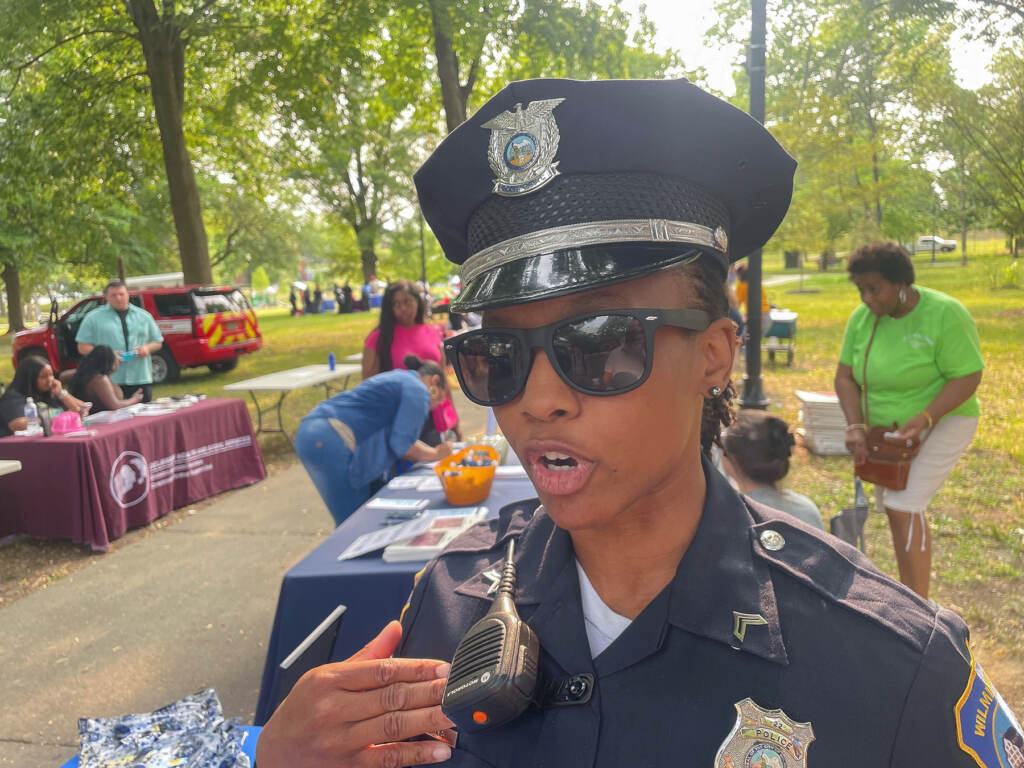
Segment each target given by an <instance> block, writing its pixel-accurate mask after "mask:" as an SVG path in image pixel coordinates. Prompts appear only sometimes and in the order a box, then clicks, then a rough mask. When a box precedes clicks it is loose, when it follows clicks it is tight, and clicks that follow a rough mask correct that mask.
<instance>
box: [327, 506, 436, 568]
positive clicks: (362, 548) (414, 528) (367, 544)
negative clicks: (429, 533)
mask: <svg viewBox="0 0 1024 768" xmlns="http://www.w3.org/2000/svg"><path fill="white" fill-rule="evenodd" d="M433 520H434V513H433V512H426V513H424V514H422V515H420V516H419V517H417V518H414V519H412V520H410V521H408V522H406V523H400V524H398V525H389V526H387V527H386V528H381V529H380V530H379V531H371V532H370V533H364V534H363V535H362V536H360V537H359V538H357V539H356V540H355V541H353V542H352V543H351V544H349V545H348V547H346V548H345V551H344V552H342V553H341V554H340V555H338V559H339V560H351V559H352V558H353V557H360V556H362V555H365V554H368V553H370V552H375V551H377V550H378V549H383V548H384V547H386V546H387V545H388V544H393V543H395V542H396V541H401V540H402V539H411V538H412V537H413V536H417V535H418V534H421V533H423V532H424V531H425V530H427V529H428V528H429V527H430V523H431V522H433Z"/></svg>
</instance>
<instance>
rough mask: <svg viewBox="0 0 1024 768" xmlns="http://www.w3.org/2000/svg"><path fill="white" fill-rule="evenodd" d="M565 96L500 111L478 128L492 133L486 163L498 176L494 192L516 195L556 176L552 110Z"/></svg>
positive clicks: (556, 128) (555, 147)
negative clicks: (524, 107)
mask: <svg viewBox="0 0 1024 768" xmlns="http://www.w3.org/2000/svg"><path fill="white" fill-rule="evenodd" d="M563 101H565V99H543V100H542V101H531V102H530V103H529V104H527V105H526V109H523V105H522V104H516V106H515V109H510V110H508V111H507V112H502V113H501V114H500V115H498V116H497V117H495V118H493V119H491V120H488V121H487V122H486V123H484V124H483V125H482V126H481V127H482V128H486V129H488V130H489V131H490V132H491V142H490V144H489V145H488V147H487V162H488V163H490V165H491V170H493V171H494V174H495V176H496V177H497V178H495V179H494V190H493V191H494V192H495V193H497V194H499V195H502V196H504V197H518V196H520V195H526V194H529V193H530V192H535V191H537V190H538V189H540V188H541V187H543V186H544V185H545V184H547V183H548V182H549V181H551V180H552V179H553V178H555V176H557V175H558V163H555V162H552V161H553V160H554V159H555V152H557V151H558V139H559V134H558V125H557V124H556V123H555V118H554V115H552V110H554V108H555V107H557V106H558V105H559V104H561V103H562V102H563Z"/></svg>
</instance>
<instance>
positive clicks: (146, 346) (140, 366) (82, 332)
mask: <svg viewBox="0 0 1024 768" xmlns="http://www.w3.org/2000/svg"><path fill="white" fill-rule="evenodd" d="M103 297H104V298H105V299H106V300H107V303H106V304H105V305H104V306H102V307H99V308H98V309H94V310H93V311H92V312H90V313H89V314H87V315H86V316H85V319H84V320H82V324H81V325H80V326H79V328H78V334H77V335H76V336H75V341H76V342H78V353H79V354H80V355H82V356H85V355H87V354H89V353H90V352H92V348H93V347H95V346H96V345H98V344H106V345H107V346H108V347H110V348H111V349H113V350H114V352H116V353H117V354H118V355H119V356H120V357H121V365H120V367H118V369H117V370H116V371H114V372H113V373H112V374H111V375H110V379H111V381H113V382H114V383H115V384H119V385H120V386H121V389H123V390H124V394H125V397H128V396H130V395H131V394H132V393H133V392H134V391H135V390H136V389H141V390H142V392H143V398H142V401H143V402H144V403H148V402H149V401H150V400H152V399H153V363H152V361H151V360H150V356H151V355H152V354H153V353H154V352H156V351H157V350H159V349H160V347H162V346H163V345H164V337H163V336H162V335H161V333H160V329H159V328H157V325H156V321H155V320H154V319H153V316H152V315H151V314H149V312H147V311H146V310H144V309H141V308H139V307H136V306H135V305H134V304H132V303H131V302H129V300H128V288H127V287H126V286H125V284H124V283H123V282H121V281H120V280H111V281H110V282H109V283H107V287H106V288H104V289H103Z"/></svg>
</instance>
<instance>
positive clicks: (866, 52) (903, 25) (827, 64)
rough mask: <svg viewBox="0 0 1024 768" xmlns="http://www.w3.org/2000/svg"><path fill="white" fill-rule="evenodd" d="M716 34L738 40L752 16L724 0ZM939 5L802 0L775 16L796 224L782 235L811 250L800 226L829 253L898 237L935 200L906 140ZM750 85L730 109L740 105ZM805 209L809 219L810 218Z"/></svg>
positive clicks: (776, 122)
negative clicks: (793, 162)
mask: <svg viewBox="0 0 1024 768" xmlns="http://www.w3.org/2000/svg"><path fill="white" fill-rule="evenodd" d="M718 10H719V11H720V13H721V16H722V20H721V21H720V23H719V24H718V25H717V26H716V27H714V28H713V29H712V31H711V32H710V33H709V34H711V35H712V36H717V37H730V38H732V39H733V40H736V41H740V40H743V39H744V38H745V37H746V36H747V35H748V34H749V32H748V29H749V21H748V18H749V11H748V9H747V6H746V4H745V3H744V2H743V0H726V2H723V3H720V4H719V6H718ZM948 10H949V9H948V6H947V5H946V4H944V3H943V2H940V1H938V0H937V1H936V2H931V1H930V0H920V1H919V2H914V3H904V2H896V3H880V2H876V0H857V2H853V3H848V2H842V1H841V0H825V1H824V2H807V1H803V2H801V1H798V2H794V3H786V4H782V5H780V6H779V8H778V9H777V12H776V10H775V9H773V13H772V14H770V18H769V21H770V28H769V43H768V49H769V55H768V58H767V65H768V71H767V78H768V86H767V94H768V99H769V100H768V105H767V117H766V124H767V125H768V126H769V127H770V128H771V130H772V132H773V133H774V134H775V135H776V136H777V137H778V138H779V139H780V141H781V142H782V144H783V145H784V146H786V147H787V149H788V150H789V151H790V152H791V153H792V154H793V155H794V156H795V157H796V158H797V160H798V161H799V162H800V167H799V169H798V172H797V177H796V188H795V191H794V203H793V206H792V207H791V210H790V222H789V223H787V224H786V225H785V226H784V227H783V228H782V229H780V236H782V237H789V238H792V242H802V243H804V244H806V243H807V242H808V240H810V239H812V238H811V237H807V236H806V235H798V234H797V233H795V232H794V227H795V226H797V225H798V224H802V225H804V226H815V227H820V229H819V230H818V232H817V234H818V236H819V238H820V240H819V242H822V243H823V244H824V245H825V247H826V249H831V248H832V247H833V246H834V244H835V243H836V241H837V240H838V239H840V238H850V239H851V240H853V241H854V242H857V241H863V240H867V239H877V238H879V237H892V238H897V239H902V238H905V237H907V235H908V233H909V232H912V231H913V230H912V227H913V222H914V220H915V218H916V216H917V213H916V212H917V211H920V210H921V209H930V208H931V205H930V203H931V202H932V201H933V200H934V199H935V192H934V190H933V189H932V179H931V176H930V174H929V173H928V172H926V171H924V170H923V153H922V152H921V149H920V148H919V147H918V146H916V145H915V144H914V143H913V142H911V141H908V140H907V134H908V131H907V125H906V124H907V122H908V121H912V120H913V119H914V115H913V114H912V113H911V114H908V112H907V109H906V106H907V105H908V104H909V103H910V101H911V97H910V95H911V93H912V91H913V88H914V83H915V77H916V71H917V69H918V68H919V67H920V66H921V63H922V61H924V60H927V58H928V56H929V51H928V49H927V47H926V46H924V45H923V43H924V42H925V41H926V40H928V39H929V36H930V34H931V33H932V31H933V30H934V29H935V27H936V25H937V24H939V23H940V22H941V21H942V19H943V18H944V16H943V14H944V13H948ZM745 79H746V78H745V77H743V76H741V75H737V84H738V85H739V86H741V87H738V88H737V97H736V100H735V102H734V103H736V104H737V106H743V107H744V108H745V106H746V104H745V100H746V86H745V83H744V81H745ZM808 209H809V210H808Z"/></svg>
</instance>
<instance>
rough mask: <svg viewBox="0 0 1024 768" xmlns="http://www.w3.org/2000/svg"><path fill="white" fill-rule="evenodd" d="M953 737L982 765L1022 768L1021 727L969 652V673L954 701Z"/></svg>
mask: <svg viewBox="0 0 1024 768" xmlns="http://www.w3.org/2000/svg"><path fill="white" fill-rule="evenodd" d="M954 714H955V715H956V728H957V732H956V738H957V741H958V742H959V743H960V748H961V749H962V750H963V751H964V752H966V753H967V754H969V755H970V756H971V757H973V758H974V760H975V762H976V763H977V764H978V765H979V766H980V767H981V768H1024V730H1022V729H1021V727H1020V723H1018V722H1017V719H1016V718H1015V717H1014V715H1013V712H1011V711H1010V708H1009V707H1008V706H1007V705H1006V702H1005V701H1003V698H1002V697H1001V696H1000V695H999V693H998V692H997V691H996V689H995V688H993V687H992V683H991V682H990V681H989V679H988V677H987V676H986V675H985V673H984V672H983V671H982V669H981V666H980V665H979V664H978V663H977V662H976V661H975V660H974V654H973V653H972V654H971V674H970V676H969V677H968V679H967V687H966V688H965V689H964V692H963V695H962V696H961V697H960V700H959V701H957V703H956V708H955V710H954Z"/></svg>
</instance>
